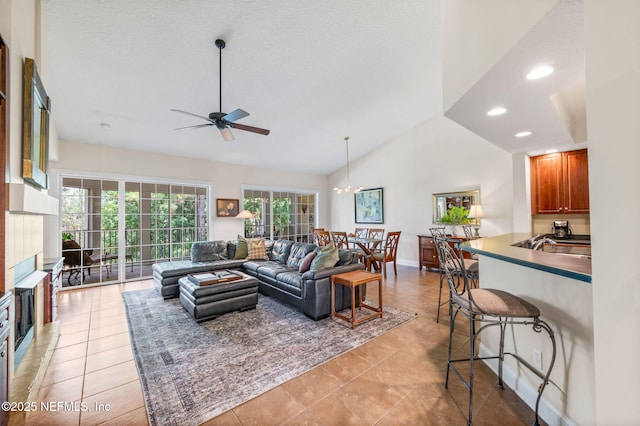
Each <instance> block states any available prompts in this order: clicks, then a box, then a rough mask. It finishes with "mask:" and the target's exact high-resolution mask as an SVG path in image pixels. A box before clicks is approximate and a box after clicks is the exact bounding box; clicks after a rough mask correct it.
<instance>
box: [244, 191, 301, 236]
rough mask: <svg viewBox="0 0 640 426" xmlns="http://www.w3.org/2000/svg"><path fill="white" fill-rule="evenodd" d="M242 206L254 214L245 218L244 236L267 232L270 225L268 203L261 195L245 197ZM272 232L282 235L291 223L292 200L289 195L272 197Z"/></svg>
mask: <svg viewBox="0 0 640 426" xmlns="http://www.w3.org/2000/svg"><path fill="white" fill-rule="evenodd" d="M244 208H245V209H246V210H249V211H250V212H251V213H253V214H254V215H255V218H253V219H246V220H245V225H244V231H245V236H253V235H263V234H265V233H267V234H268V230H267V229H268V227H269V225H270V223H269V221H268V220H267V218H268V217H269V215H268V213H269V211H268V208H269V204H268V203H267V201H266V200H265V199H264V198H262V197H245V199H244ZM271 222H272V223H273V232H274V235H284V234H285V233H286V230H287V227H288V226H291V225H293V200H292V199H291V197H281V198H275V197H274V198H273V218H272V221H271Z"/></svg>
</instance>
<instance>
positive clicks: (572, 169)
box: [563, 149, 589, 213]
mask: <svg viewBox="0 0 640 426" xmlns="http://www.w3.org/2000/svg"><path fill="white" fill-rule="evenodd" d="M563 174H564V213H589V163H588V160H587V150H586V149H581V150H578V151H569V152H565V153H564V162H563Z"/></svg>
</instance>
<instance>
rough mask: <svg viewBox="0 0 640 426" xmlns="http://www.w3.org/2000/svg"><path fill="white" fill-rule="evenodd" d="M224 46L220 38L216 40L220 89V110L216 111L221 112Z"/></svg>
mask: <svg viewBox="0 0 640 426" xmlns="http://www.w3.org/2000/svg"><path fill="white" fill-rule="evenodd" d="M225 46H226V43H225V42H224V40H222V39H221V38H219V39H216V47H217V48H218V51H219V53H220V55H219V61H218V64H219V66H220V69H219V71H220V72H219V73H218V75H219V84H218V87H219V88H220V93H219V95H220V108H219V109H218V111H222V49H224V47H225Z"/></svg>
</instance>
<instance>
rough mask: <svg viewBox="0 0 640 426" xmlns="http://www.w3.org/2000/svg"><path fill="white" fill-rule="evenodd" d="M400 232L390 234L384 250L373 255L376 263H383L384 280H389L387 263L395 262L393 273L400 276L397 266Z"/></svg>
mask: <svg viewBox="0 0 640 426" xmlns="http://www.w3.org/2000/svg"><path fill="white" fill-rule="evenodd" d="M400 232H401V231H397V232H389V233H388V234H387V239H386V241H385V243H384V246H383V247H382V250H381V251H380V252H378V253H375V254H374V255H373V257H374V260H375V261H376V262H379V263H381V266H382V271H383V274H384V278H385V279H386V278H387V263H389V262H393V273H394V274H395V275H396V276H398V268H397V266H396V253H397V252H398V241H399V240H400Z"/></svg>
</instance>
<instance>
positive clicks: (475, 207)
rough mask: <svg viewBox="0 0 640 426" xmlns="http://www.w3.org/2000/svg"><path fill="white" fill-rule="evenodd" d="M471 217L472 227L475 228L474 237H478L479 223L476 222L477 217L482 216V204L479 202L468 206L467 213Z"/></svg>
mask: <svg viewBox="0 0 640 426" xmlns="http://www.w3.org/2000/svg"><path fill="white" fill-rule="evenodd" d="M468 217H470V218H471V219H475V226H474V229H475V230H476V235H475V236H476V237H480V232H479V231H478V229H480V224H479V223H478V219H479V218H481V217H484V212H483V211H482V206H481V205H480V204H472V205H471V208H469V215H468Z"/></svg>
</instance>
